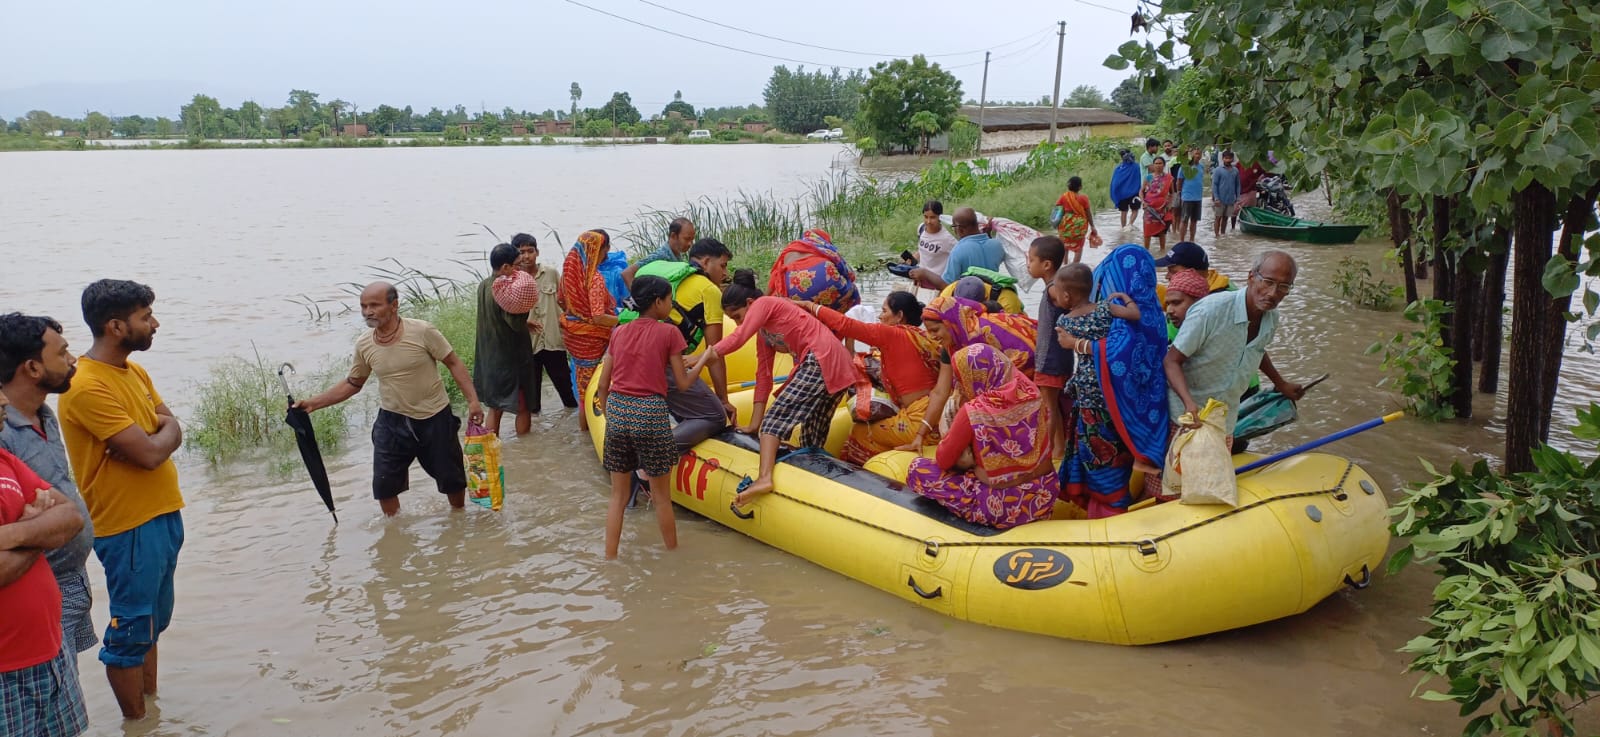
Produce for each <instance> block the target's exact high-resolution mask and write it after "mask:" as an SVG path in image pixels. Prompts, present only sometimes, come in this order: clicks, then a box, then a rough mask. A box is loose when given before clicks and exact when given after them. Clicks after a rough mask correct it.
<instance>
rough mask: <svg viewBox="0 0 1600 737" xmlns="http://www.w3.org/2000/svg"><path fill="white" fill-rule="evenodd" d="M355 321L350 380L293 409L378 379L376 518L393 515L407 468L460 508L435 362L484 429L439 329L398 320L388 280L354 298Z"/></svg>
mask: <svg viewBox="0 0 1600 737" xmlns="http://www.w3.org/2000/svg"><path fill="white" fill-rule="evenodd" d="M361 316H362V317H364V318H366V321H367V326H368V327H371V328H372V330H370V331H368V332H366V333H363V334H362V335H361V337H360V338H357V339H356V351H355V360H354V363H353V365H352V366H351V368H350V376H349V377H347V378H346V379H345V380H344V381H342V382H339V383H338V384H336V385H334V386H333V387H331V388H330V389H328V390H327V391H325V392H323V393H321V394H318V395H317V396H315V397H312V398H310V399H303V400H301V401H299V402H297V403H295V406H296V407H299V408H300V409H303V410H305V411H307V412H314V411H316V410H319V409H322V408H323V407H328V406H331V405H335V404H338V403H340V402H343V401H344V400H346V399H349V398H351V397H353V396H355V395H356V393H357V392H360V391H361V388H362V387H363V386H365V385H366V382H367V379H368V378H369V377H371V376H372V375H374V374H376V375H377V377H378V407H379V410H378V419H377V420H376V421H375V422H374V423H373V426H372V496H373V498H375V499H377V500H378V505H379V506H380V507H382V508H383V513H384V514H385V515H387V516H390V517H393V516H394V515H396V514H398V513H399V512H400V499H399V497H400V492H402V491H405V490H406V489H408V488H410V487H411V479H410V476H411V462H412V461H417V462H419V463H421V464H422V470H424V471H427V472H428V475H429V476H432V477H433V480H434V482H435V483H436V484H437V485H438V487H439V493H441V494H444V495H446V496H447V497H449V499H450V506H452V507H454V508H456V509H460V508H462V506H463V505H465V504H466V499H467V497H466V493H467V472H466V466H465V464H464V462H463V459H462V453H461V440H460V438H459V437H458V436H457V433H459V432H460V430H461V420H460V419H458V418H457V417H456V416H455V414H454V413H452V412H451V411H450V395H448V394H446V393H445V390H444V381H443V380H441V379H440V378H439V368H438V364H440V363H442V364H444V365H445V368H448V369H450V376H451V377H453V378H454V379H455V380H456V385H458V386H460V387H461V393H462V395H463V396H465V397H466V398H467V421H468V422H470V423H471V424H473V425H482V424H483V407H482V405H480V404H478V393H477V392H476V391H475V390H474V389H473V387H472V377H471V376H469V375H468V372H467V365H466V364H465V363H463V362H462V360H461V357H460V356H457V355H456V353H455V350H453V349H452V348H451V347H450V342H449V341H447V340H445V337H444V334H443V333H440V332H439V329H438V328H436V327H434V326H433V325H431V324H429V323H427V322H424V321H422V320H412V319H409V318H402V317H400V295H399V293H398V292H397V291H396V290H395V288H394V285H392V284H390V283H388V282H381V281H380V282H373V283H372V284H369V285H368V286H367V288H366V289H365V290H363V291H362V292H361Z"/></svg>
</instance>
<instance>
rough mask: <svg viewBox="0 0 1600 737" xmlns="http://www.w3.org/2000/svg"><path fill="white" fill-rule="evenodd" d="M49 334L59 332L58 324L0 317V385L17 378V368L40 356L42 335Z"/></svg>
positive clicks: (14, 316) (37, 318)
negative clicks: (48, 332) (47, 332)
mask: <svg viewBox="0 0 1600 737" xmlns="http://www.w3.org/2000/svg"><path fill="white" fill-rule="evenodd" d="M49 330H54V331H56V332H57V333H59V332H61V323H59V322H56V321H55V320H54V319H52V318H48V317H40V316H37V315H24V314H22V313H20V312H13V313H11V314H9V315H0V383H5V382H8V381H11V380H12V379H15V378H17V368H18V367H19V366H21V365H22V364H24V363H27V362H28V361H37V360H39V359H40V358H41V357H42V356H43V353H44V334H45V332H46V331H49Z"/></svg>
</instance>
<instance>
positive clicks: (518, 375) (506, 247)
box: [472, 243, 539, 435]
mask: <svg viewBox="0 0 1600 737" xmlns="http://www.w3.org/2000/svg"><path fill="white" fill-rule="evenodd" d="M521 259H522V255H521V254H519V253H518V252H517V249H516V247H515V246H512V245H511V244H510V243H501V244H500V245H497V246H495V247H494V248H493V249H491V250H490V251H489V268H490V269H491V270H492V271H491V272H490V274H489V277H488V278H487V279H484V280H483V282H482V283H480V284H479V285H478V320H477V327H478V331H477V344H476V350H475V351H474V353H473V356H474V358H475V360H474V361H473V362H472V385H473V387H474V388H475V389H477V390H478V391H479V392H480V395H479V399H480V400H481V401H482V402H483V403H484V404H487V405H489V425H488V427H489V429H490V430H491V431H493V432H494V434H496V435H499V434H500V420H501V418H502V417H503V416H504V415H505V413H506V412H513V413H515V414H516V416H517V422H516V426H517V434H518V435H523V434H526V433H527V432H528V431H529V430H530V429H532V425H533V417H532V415H531V414H530V413H529V410H528V408H529V406H530V405H532V404H533V402H532V401H531V400H530V399H529V398H528V397H529V395H530V394H532V393H533V392H534V391H537V389H535V385H534V383H533V343H532V342H530V341H529V340H528V312H529V311H530V310H532V309H533V307H534V305H536V304H538V302H539V283H538V282H537V281H535V280H534V278H533V275H532V274H529V273H528V272H526V271H524V270H522V269H521V268H519V266H520V265H521V264H520V260H521Z"/></svg>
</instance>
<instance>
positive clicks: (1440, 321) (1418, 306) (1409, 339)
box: [1367, 299, 1456, 421]
mask: <svg viewBox="0 0 1600 737" xmlns="http://www.w3.org/2000/svg"><path fill="white" fill-rule="evenodd" d="M1449 315H1450V306H1449V305H1447V304H1445V303H1444V302H1442V301H1440V300H1436V299H1422V300H1417V301H1416V302H1412V303H1411V304H1409V305H1406V310H1405V317H1406V319H1407V320H1410V321H1412V322H1414V323H1416V324H1417V329H1416V330H1413V331H1411V332H1409V333H1397V334H1396V335H1395V336H1394V337H1392V338H1390V339H1389V340H1388V341H1387V342H1378V343H1373V344H1372V345H1371V346H1370V347H1368V348H1367V353H1368V354H1373V353H1377V352H1379V351H1382V352H1383V370H1384V371H1386V372H1388V373H1389V376H1386V377H1384V378H1383V380H1382V381H1379V382H1378V386H1394V387H1396V388H1397V389H1399V390H1400V394H1401V396H1403V397H1404V398H1405V402H1406V408H1407V410H1408V411H1410V412H1411V413H1412V414H1415V415H1416V416H1418V417H1421V418H1422V419H1425V420H1435V421H1437V420H1448V419H1452V418H1454V417H1455V416H1456V410H1455V407H1454V406H1453V405H1451V404H1450V403H1449V402H1447V401H1445V397H1447V396H1449V395H1450V389H1451V386H1452V384H1453V382H1454V373H1453V369H1454V368H1455V365H1456V360H1455V358H1454V357H1452V356H1451V355H1450V349H1449V348H1447V347H1445V344H1444V337H1443V333H1442V328H1443V325H1444V320H1445V318H1447V317H1448V316H1449Z"/></svg>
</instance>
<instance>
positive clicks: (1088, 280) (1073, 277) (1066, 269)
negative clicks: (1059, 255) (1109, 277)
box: [1056, 262, 1094, 293]
mask: <svg viewBox="0 0 1600 737" xmlns="http://www.w3.org/2000/svg"><path fill="white" fill-rule="evenodd" d="M1056 279H1057V280H1059V281H1061V283H1063V284H1066V285H1068V286H1070V287H1072V288H1074V289H1081V290H1083V291H1084V292H1085V293H1088V292H1090V291H1092V290H1093V289H1094V270H1093V269H1090V268H1089V267H1088V266H1087V265H1085V264H1084V263H1082V262H1078V263H1071V264H1067V265H1066V266H1063V267H1061V270H1060V271H1057V272H1056Z"/></svg>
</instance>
